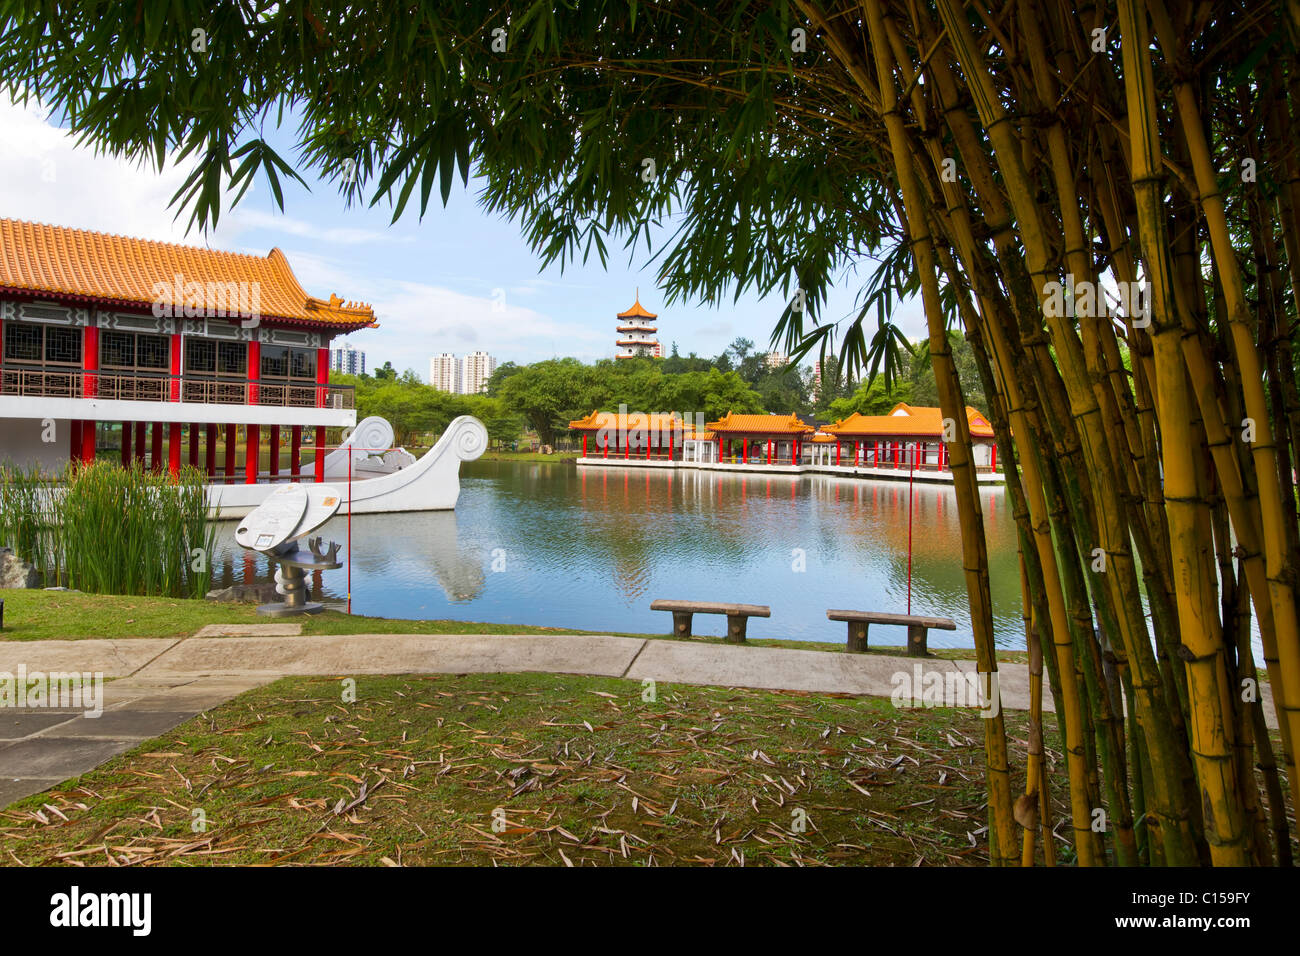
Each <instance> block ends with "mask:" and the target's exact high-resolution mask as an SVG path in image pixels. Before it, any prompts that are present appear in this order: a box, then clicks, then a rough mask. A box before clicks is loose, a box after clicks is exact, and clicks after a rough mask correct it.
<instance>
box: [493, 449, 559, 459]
mask: <svg viewBox="0 0 1300 956" xmlns="http://www.w3.org/2000/svg"><path fill="white" fill-rule="evenodd" d="M581 457H582V452H580V451H557V452H556V453H555V454H553V455H543V454H542V453H541V452H539V451H492V450H489V451H485V452H483V455H482V458H481V459H480V460H481V461H572V460H573V459H575V458H581Z"/></svg>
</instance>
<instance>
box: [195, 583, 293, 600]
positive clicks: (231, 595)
mask: <svg viewBox="0 0 1300 956" xmlns="http://www.w3.org/2000/svg"><path fill="white" fill-rule="evenodd" d="M207 599H208V600H209V601H220V602H222V603H229V604H272V603H274V602H276V601H279V600H282V599H281V597H280V595H279V594H277V593H276V590H275V585H274V584H271V583H266V584H235V585H232V586H230V587H228V588H218V589H216V590H213V591H209V592H208V593H207Z"/></svg>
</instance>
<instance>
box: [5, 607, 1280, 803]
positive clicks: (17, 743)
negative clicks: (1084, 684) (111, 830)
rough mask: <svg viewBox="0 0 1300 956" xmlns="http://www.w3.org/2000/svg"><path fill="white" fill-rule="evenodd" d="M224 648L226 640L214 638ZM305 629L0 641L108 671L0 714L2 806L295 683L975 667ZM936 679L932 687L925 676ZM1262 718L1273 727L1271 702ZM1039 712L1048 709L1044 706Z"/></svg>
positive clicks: (680, 678) (840, 679) (48, 667)
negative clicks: (79, 704)
mask: <svg viewBox="0 0 1300 956" xmlns="http://www.w3.org/2000/svg"><path fill="white" fill-rule="evenodd" d="M223 634H224V635H230V636H224V637H223V636H218V635H223ZM300 634H301V627H300V625H298V624H252V625H210V626H208V627H205V628H204V629H203V630H201V631H200V632H198V634H196V635H195V636H194V637H191V638H181V639H151V638H142V639H127V640H86V641H26V642H0V674H3V673H6V672H7V673H9V674H17V673H18V672H19V668H20V667H21V668H25V669H26V671H27V673H29V674H30V673H32V672H33V671H44V672H47V673H48V672H50V671H78V672H88V671H89V672H101V673H103V675H104V676H105V677H106V678H120V679H117V680H113V681H111V682H110V683H108V684H106V685H105V698H106V703H105V707H104V713H103V714H102V715H101V716H99V717H84V716H82V715H81V713H80V711H72V710H51V709H44V708H27V709H23V710H20V709H14V708H10V709H0V806H4V805H6V804H8V803H11V802H12V801H14V800H17V799H19V798H20V797H23V796H26V795H28V794H31V793H38V792H40V791H41V790H44V789H47V788H49V787H51V786H53V785H55V784H56V783H58V782H60V781H62V780H66V779H68V778H70V777H74V776H77V775H79V774H82V773H85V772H86V771H88V770H90V769H93V768H94V767H96V766H98V765H99V764H101V763H103V762H104V761H106V760H108V759H109V758H110V757H113V756H115V755H116V754H119V753H122V752H123V751H125V750H128V749H130V748H131V747H133V746H135V745H136V744H138V743H139V742H140V741H142V740H145V739H148V738H150V737H155V736H157V735H158V734H161V733H165V732H166V731H168V730H170V729H171V728H173V727H175V726H177V725H178V724H180V723H182V722H184V721H185V720H188V719H189V718H190V717H192V716H194V715H195V714H197V713H201V712H203V711H204V710H207V709H210V708H212V707H215V706H217V705H218V704H221V703H224V702H225V701H227V700H229V699H230V698H232V697H234V696H237V695H238V694H242V693H244V692H245V691H247V690H251V689H253V688H254V687H258V686H261V685H262V684H265V683H268V682H269V681H272V680H275V679H276V678H279V677H282V676H287V675H321V676H349V675H356V674H466V673H514V672H524V671H533V672H541V673H560V674H589V675H593V676H601V677H624V678H627V679H629V680H654V681H656V682H660V683H668V684H673V683H678V684H709V685H717V686H723V687H753V688H761V689H768V690H795V691H808V692H813V693H838V694H857V695H866V696H873V697H889V696H891V694H892V693H893V692H894V690H895V688H896V687H897V686H898V684H899V681H900V678H899V676H898V675H900V674H901V675H906V679H907V680H908V681H909V682H910V683H909V684H908V685H907V686H909V687H913V686H914V687H915V693H916V695H917V696H918V697H920V695H921V693H922V682H924V681H926V680H927V677H928V675H931V674H937V675H939V678H940V679H942V680H943V681H944V682H945V684H948V685H949V686H952V685H953V683H954V679H955V678H956V675H958V674H961V673H969V672H972V671H974V669H975V664H974V661H951V660H945V659H940V658H924V659H921V658H908V657H890V656H883V655H877V654H861V655H859V654H835V653H828V652H826V651H801V650H789V649H785V648H773V647H753V646H747V647H738V646H733V645H726V644H704V643H693V642H688V641H669V640H647V639H644V638H632V637H605V636H579V635H573V636H565V635H531V634H530V635H521V634H500V635H498V634H489V635H479V634H352V635H338V636H310V637H303V636H299V635H300ZM998 674H999V689H1000V692H1001V700H1002V707H1003V708H1004V709H1006V710H1028V709H1029V674H1028V668H1027V667H1026V666H1025V665H1024V664H1002V665H1000V666H999V670H998ZM930 679H931V680H933V678H930ZM1261 689H1262V691H1263V695H1264V706H1265V714H1266V717H1267V720H1268V723H1269V726H1270V727H1273V726H1276V720H1275V715H1274V711H1273V702H1272V697H1271V694H1270V693H1269V692H1268V686H1267V685H1266V684H1264V685H1261ZM1043 706H1044V709H1047V710H1050V709H1051V708H1052V701H1051V698H1050V695H1045V700H1044V703H1043Z"/></svg>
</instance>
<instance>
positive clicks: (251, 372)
mask: <svg viewBox="0 0 1300 956" xmlns="http://www.w3.org/2000/svg"><path fill="white" fill-rule="evenodd" d="M261 377H262V345H261V343H260V342H249V343H248V381H249V385H248V404H250V405H256V404H257V403H258V400H259V398H260V396H259V394H258V390H257V381H258V379H260V378H261Z"/></svg>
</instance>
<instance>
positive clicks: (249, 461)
mask: <svg viewBox="0 0 1300 956" xmlns="http://www.w3.org/2000/svg"><path fill="white" fill-rule="evenodd" d="M261 453H262V428H261V426H260V425H245V426H244V484H246V485H255V484H257V470H258V465H259V462H258V460H257V459H258V457H259V456H260V455H261Z"/></svg>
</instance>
